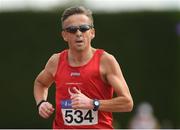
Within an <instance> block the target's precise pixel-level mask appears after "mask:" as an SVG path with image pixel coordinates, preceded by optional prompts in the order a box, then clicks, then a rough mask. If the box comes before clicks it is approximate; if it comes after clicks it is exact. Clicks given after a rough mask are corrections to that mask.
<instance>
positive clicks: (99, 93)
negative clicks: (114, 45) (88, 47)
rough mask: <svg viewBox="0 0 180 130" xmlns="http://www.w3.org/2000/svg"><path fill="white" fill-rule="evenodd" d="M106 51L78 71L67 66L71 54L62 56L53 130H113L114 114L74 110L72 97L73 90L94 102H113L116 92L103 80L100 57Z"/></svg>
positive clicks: (57, 80)
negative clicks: (96, 100)
mask: <svg viewBox="0 0 180 130" xmlns="http://www.w3.org/2000/svg"><path fill="white" fill-rule="evenodd" d="M103 52H104V51H103V50H100V49H98V50H96V51H95V53H94V54H93V57H92V58H91V60H90V61H89V62H88V63H87V64H85V65H83V66H79V67H72V66H70V65H69V63H68V60H67V59H68V50H65V51H63V52H61V55H60V59H59V64H58V69H57V72H56V76H55V83H56V116H55V119H54V122H53V128H54V129H66V128H68V129H71V128H72V129H81V128H84V129H86V128H88V129H97V128H101V129H112V128H113V127H112V113H111V112H103V111H93V110H82V109H76V110H74V109H72V108H71V100H70V96H71V95H72V94H74V93H73V89H72V88H73V87H76V88H77V89H79V90H80V91H81V92H82V93H83V94H85V95H86V96H87V97H89V98H91V99H99V100H103V99H111V98H112V96H113V88H112V86H110V85H107V84H105V83H104V82H103V81H102V79H101V76H100V71H99V67H100V57H101V55H102V54H103Z"/></svg>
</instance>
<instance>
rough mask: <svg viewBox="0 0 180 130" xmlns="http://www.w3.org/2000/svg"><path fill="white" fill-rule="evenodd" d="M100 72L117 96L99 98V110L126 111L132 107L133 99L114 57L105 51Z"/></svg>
mask: <svg viewBox="0 0 180 130" xmlns="http://www.w3.org/2000/svg"><path fill="white" fill-rule="evenodd" d="M101 72H102V74H103V75H104V77H105V79H106V81H107V83H109V84H110V85H111V86H113V87H114V90H115V92H116V94H117V97H115V98H113V99H109V100H100V104H101V105H100V107H99V110H101V111H109V112H128V111H131V110H132V108H133V100H132V97H131V94H130V92H129V88H128V86H127V84H126V81H125V79H124V77H123V74H122V71H121V68H120V66H119V64H118V62H117V61H116V59H115V58H114V57H113V56H112V55H110V54H108V53H105V54H103V56H102V59H101Z"/></svg>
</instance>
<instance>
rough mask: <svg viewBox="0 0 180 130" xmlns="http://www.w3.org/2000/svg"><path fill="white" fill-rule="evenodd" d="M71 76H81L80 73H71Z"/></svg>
mask: <svg viewBox="0 0 180 130" xmlns="http://www.w3.org/2000/svg"><path fill="white" fill-rule="evenodd" d="M70 75H71V76H75V77H76V76H80V75H81V74H80V72H71V74H70Z"/></svg>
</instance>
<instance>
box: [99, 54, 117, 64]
mask: <svg viewBox="0 0 180 130" xmlns="http://www.w3.org/2000/svg"><path fill="white" fill-rule="evenodd" d="M115 63H117V61H116V59H115V57H114V56H113V55H112V54H109V53H108V52H104V53H103V54H102V56H101V64H104V65H111V64H115Z"/></svg>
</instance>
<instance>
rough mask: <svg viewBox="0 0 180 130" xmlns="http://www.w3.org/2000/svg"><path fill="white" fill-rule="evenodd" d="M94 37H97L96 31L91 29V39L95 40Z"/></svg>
mask: <svg viewBox="0 0 180 130" xmlns="http://www.w3.org/2000/svg"><path fill="white" fill-rule="evenodd" d="M94 37H95V29H94V28H92V29H91V39H94Z"/></svg>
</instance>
